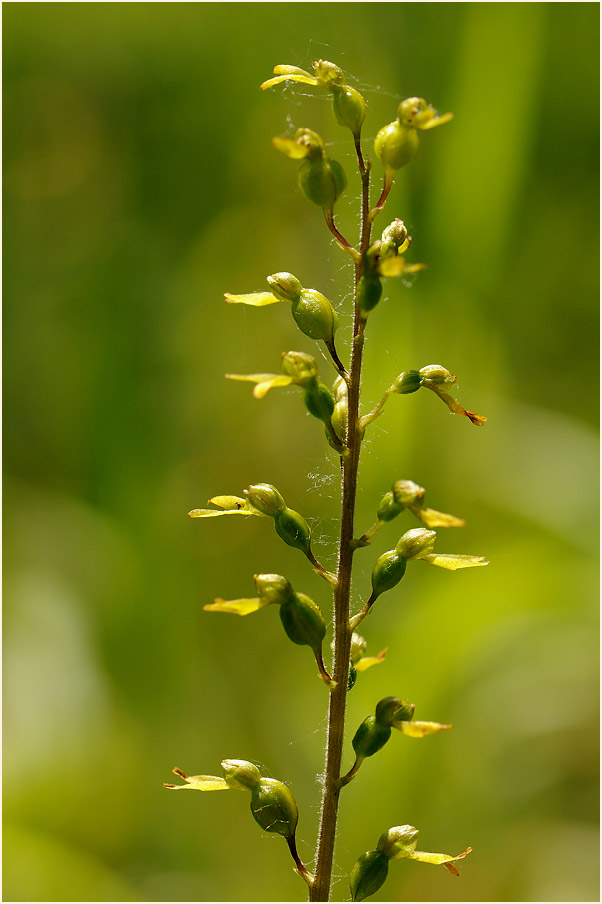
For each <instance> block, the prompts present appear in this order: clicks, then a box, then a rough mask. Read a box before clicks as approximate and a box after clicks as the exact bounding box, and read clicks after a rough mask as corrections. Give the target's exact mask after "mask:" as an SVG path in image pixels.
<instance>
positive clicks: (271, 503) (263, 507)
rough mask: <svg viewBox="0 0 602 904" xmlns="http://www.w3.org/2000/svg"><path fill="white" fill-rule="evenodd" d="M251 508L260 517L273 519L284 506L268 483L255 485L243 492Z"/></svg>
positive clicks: (280, 497)
mask: <svg viewBox="0 0 602 904" xmlns="http://www.w3.org/2000/svg"><path fill="white" fill-rule="evenodd" d="M243 492H244V494H245V496H246V497H247V499H248V500H249V502H250V503H251V505H252V506H253V508H256V509H257V511H258V512H261V514H262V515H268V516H269V517H271V518H275V517H276V515H277V514H278V513H279V512H282V511H283V510H284V509H285V508H286V506H285V503H284V499H283V498H282V496H281V495H280V493H279V492H278V490H277V489H276V487H273V486H272V485H271V484H270V483H257V484H254V485H253V486H250V487H248V488H247V489H246V490H244V491H243Z"/></svg>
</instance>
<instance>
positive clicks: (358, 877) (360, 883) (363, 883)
mask: <svg viewBox="0 0 602 904" xmlns="http://www.w3.org/2000/svg"><path fill="white" fill-rule="evenodd" d="M388 873H389V860H388V858H387V857H386V855H385V854H384V853H383V852H382V851H367V852H366V853H365V854H362V856H361V857H360V858H359V860H358V861H357V862H356V863H355V865H354V867H353V869H352V870H351V874H350V876H349V884H350V887H351V899H352V900H353V901H364V900H365V899H366V898H369V897H370V895H373V894H375V893H376V892H377V891H378V889H379V888H380V887H381V886H382V885H383V884H384V883H385V881H386V878H387V875H388Z"/></svg>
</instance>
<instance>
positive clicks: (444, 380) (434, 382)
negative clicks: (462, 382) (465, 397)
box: [418, 364, 458, 389]
mask: <svg viewBox="0 0 602 904" xmlns="http://www.w3.org/2000/svg"><path fill="white" fill-rule="evenodd" d="M418 372H419V374H420V377H421V379H422V382H423V384H425V385H427V384H428V385H429V386H440V387H442V388H445V389H451V388H452V387H453V386H455V385H456V383H457V382H458V378H457V377H455V376H454V374H452V373H450V371H449V370H447V368H446V367H443V366H442V365H441V364H428V365H427V366H426V367H421V368H420V370H419V371H418Z"/></svg>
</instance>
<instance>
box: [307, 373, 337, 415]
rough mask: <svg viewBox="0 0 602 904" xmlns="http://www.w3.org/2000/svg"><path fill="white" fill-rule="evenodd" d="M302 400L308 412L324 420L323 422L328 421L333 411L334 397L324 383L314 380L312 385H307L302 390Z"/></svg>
mask: <svg viewBox="0 0 602 904" xmlns="http://www.w3.org/2000/svg"><path fill="white" fill-rule="evenodd" d="M303 401H304V403H305V407H306V408H307V410H308V411H309V413H310V414H313V416H314V417H317V418H318V419H319V420H321V421H324V423H325V424H328V423H330V418H331V417H332V413H333V411H334V399H333V397H332V394H331V392H330V389H329V388H328V387H327V386H325V385H324V383H318V382H317V381H316V382H315V384H314V385H313V386H308V387H307V389H305V390H304V392H303Z"/></svg>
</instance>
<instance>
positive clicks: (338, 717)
mask: <svg viewBox="0 0 602 904" xmlns="http://www.w3.org/2000/svg"><path fill="white" fill-rule="evenodd" d="M361 179H362V231H361V238H360V247H361V249H362V254H363V252H365V250H366V249H367V247H368V245H369V243H370V221H369V219H368V213H369V209H368V208H369V188H370V172H369V170H368V169H365V170H364V171H363V172H361ZM362 273H363V258H362V257H361V256H360V258H359V259H358V260H356V265H355V300H356V303H355V316H354V324H353V344H352V350H351V367H350V373H349V384H348V406H349V408H348V423H347V439H346V445H347V453H346V454H345V455H344V456H343V457H342V458H341V464H342V472H343V473H342V484H343V486H342V509H341V530H340V542H339V564H338V572H337V583H336V585H335V589H334V672H333V679H334V681H335V682H336V687H335V688H334V689H333V691H332V693H331V695H330V705H329V710H328V736H327V742H326V766H325V770H324V783H323V793H322V807H321V813H320V829H319V835H318V851H317V857H316V873H315V879H314V883H313V885H312V886H311V888H310V892H309V900H310V901H328V899H329V894H330V883H331V875H332V862H333V857H334V843H335V837H336V827H337V814H338V805H339V790H340V788H339V786H338V783H339V779H340V775H341V759H342V752H343V739H344V733H345V707H346V701H347V683H348V679H349V655H350V648H351V633H352V631H351V626H350V624H349V602H350V597H351V569H352V564H353V553H354V550H353V544H352V540H353V520H354V512H355V498H356V493H357V472H358V466H359V459H360V450H361V442H362V437H361V432H360V430H359V425H358V418H359V398H360V382H361V372H362V355H363V350H364V328H365V321H363V320H362V318H361V316H360V312H359V309H358V307H357V285H358V282H359V280H360V278H361V276H362Z"/></svg>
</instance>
